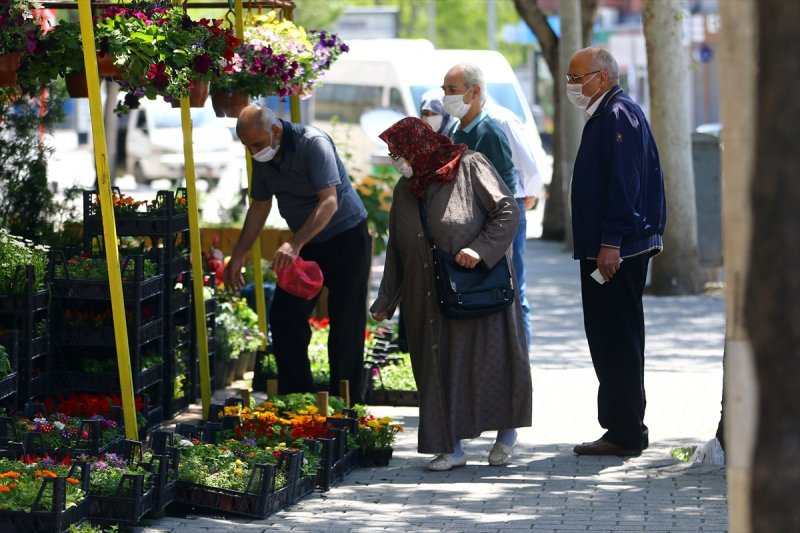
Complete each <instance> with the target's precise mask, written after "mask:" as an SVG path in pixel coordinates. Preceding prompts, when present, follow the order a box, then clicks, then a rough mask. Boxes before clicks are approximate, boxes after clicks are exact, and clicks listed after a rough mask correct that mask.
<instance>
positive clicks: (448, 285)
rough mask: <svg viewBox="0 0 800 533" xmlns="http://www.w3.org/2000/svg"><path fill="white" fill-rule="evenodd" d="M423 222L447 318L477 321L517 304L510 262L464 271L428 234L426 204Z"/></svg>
mask: <svg viewBox="0 0 800 533" xmlns="http://www.w3.org/2000/svg"><path fill="white" fill-rule="evenodd" d="M419 219H420V222H422V230H423V231H424V232H425V238H426V239H427V241H428V245H429V246H430V248H431V253H432V254H433V274H434V278H435V279H434V283H435V285H436V292H437V293H438V294H437V296H438V298H437V299H438V301H439V309H440V310H441V311H442V314H443V315H444V316H446V317H447V318H455V319H462V318H475V317H479V316H485V315H490V314H492V313H496V312H498V311H501V310H503V309H505V308H506V307H508V306H509V305H511V304H512V303H513V302H514V297H515V294H516V291H515V290H514V284H513V280H512V278H511V270H510V269H509V267H508V259H507V258H506V257H503V258H502V259H500V261H498V262H497V264H496V265H495V266H494V268H491V269H489V268H487V267H486V266H485V265H484V263H483V262H480V263H478V264H477V265H476V266H475V268H464V267H462V266H460V265H459V264H458V263H456V261H455V258H454V257H453V255H451V254H449V253H447V252H444V251H442V250H440V249H439V248H437V247H436V243H434V242H433V239H432V238H431V234H430V232H429V231H428V222H427V220H426V219H427V215H426V213H425V204H424V203H423V200H422V199H420V200H419Z"/></svg>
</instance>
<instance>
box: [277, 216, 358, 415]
mask: <svg viewBox="0 0 800 533" xmlns="http://www.w3.org/2000/svg"><path fill="white" fill-rule="evenodd" d="M371 254H372V238H371V237H370V235H369V232H368V230H367V222H366V221H364V222H362V223H361V224H359V225H358V226H356V227H354V228H352V229H349V230H347V231H344V232H342V233H340V234H339V235H337V236H336V237H334V238H333V239H330V240H328V241H325V242H322V243H318V244H308V245H306V246H305V247H304V248H303V249H302V250H301V251H300V256H301V257H302V258H303V259H305V260H308V261H316V262H317V263H318V264H319V266H320V269H321V270H322V274H323V276H324V278H325V286H326V287H327V288H328V314H329V318H330V334H329V336H328V358H329V361H330V387H331V388H330V390H331V392H332V393H333V394H338V391H339V380H342V379H348V380H350V399H351V403H362V402H363V401H364V399H363V398H361V380H362V373H363V367H364V329H365V328H366V324H367V280H368V276H369V269H370V264H371V257H370V256H371ZM316 301H317V298H315V299H313V300H304V299H302V298H298V297H296V296H292V295H291V294H289V293H287V292H286V291H284V290H282V289H280V288H277V289H276V290H275V296H274V298H273V301H272V307H271V308H270V313H269V325H270V331H271V332H272V344H273V348H274V350H275V359H276V360H277V363H278V392H279V393H280V394H288V393H291V392H316V389H315V388H314V380H313V379H312V377H311V365H310V364H309V361H308V343H309V341H310V340H311V328H310V326H309V324H308V319H309V318H310V316H311V311H312V310H313V309H314V305H315V304H316Z"/></svg>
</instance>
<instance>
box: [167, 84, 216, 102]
mask: <svg viewBox="0 0 800 533" xmlns="http://www.w3.org/2000/svg"><path fill="white" fill-rule="evenodd" d="M206 100H208V82H207V81H196V82H194V83H193V84H192V89H191V90H190V91H189V107H203V106H205V105H206ZM180 106H181V101H180V100H174V101H173V102H172V107H180Z"/></svg>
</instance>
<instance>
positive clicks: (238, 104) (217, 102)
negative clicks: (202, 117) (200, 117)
mask: <svg viewBox="0 0 800 533" xmlns="http://www.w3.org/2000/svg"><path fill="white" fill-rule="evenodd" d="M249 104H250V98H249V97H248V96H247V95H246V94H244V93H238V92H235V91H234V92H231V93H228V92H227V91H221V92H215V93H212V94H211V105H212V107H213V108H214V113H216V114H217V116H218V117H233V118H237V117H238V116H239V113H241V112H242V109H244V108H245V107H247V106H248V105H249Z"/></svg>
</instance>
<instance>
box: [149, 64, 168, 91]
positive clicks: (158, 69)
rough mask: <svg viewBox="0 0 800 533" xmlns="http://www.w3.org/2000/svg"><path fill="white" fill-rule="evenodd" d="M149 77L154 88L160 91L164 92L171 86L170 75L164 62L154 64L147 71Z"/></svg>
mask: <svg viewBox="0 0 800 533" xmlns="http://www.w3.org/2000/svg"><path fill="white" fill-rule="evenodd" d="M147 77H148V78H149V79H150V80H152V81H153V87H155V88H156V89H158V90H159V91H163V90H164V89H166V88H167V85H168V84H169V74H167V65H166V64H164V62H163V61H159V62H158V63H153V64H152V65H150V68H149V69H148V70H147Z"/></svg>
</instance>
